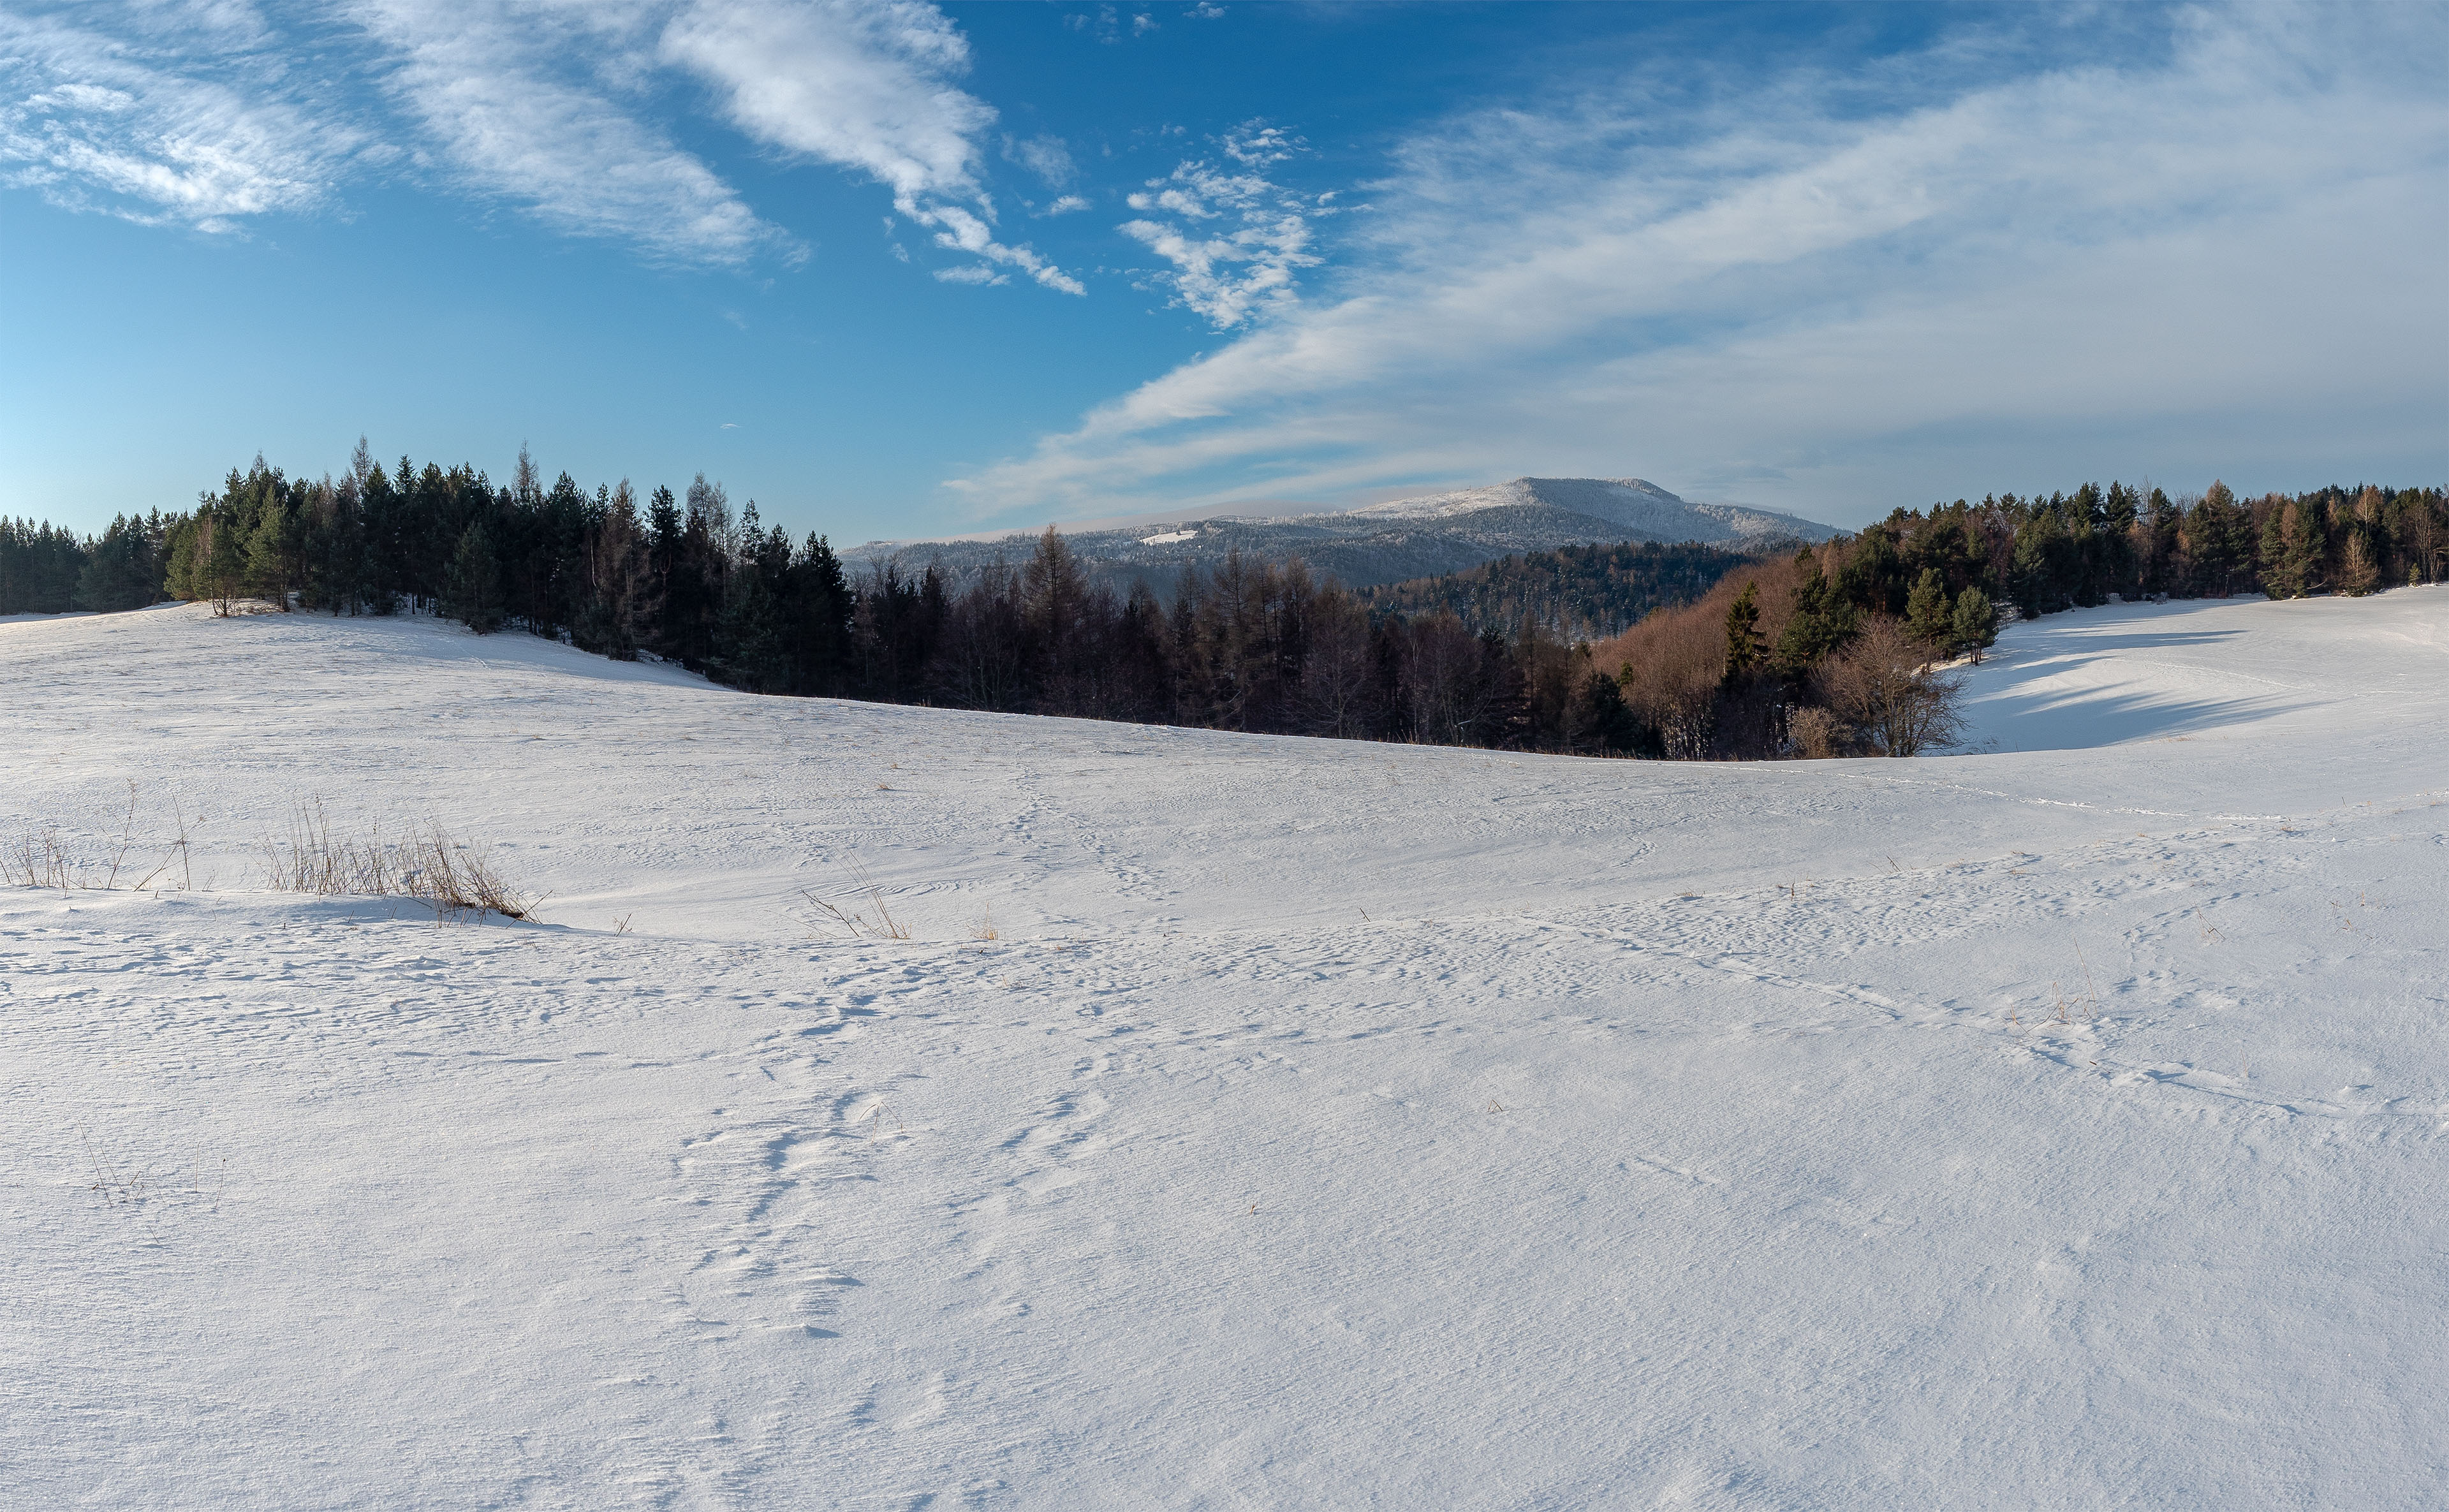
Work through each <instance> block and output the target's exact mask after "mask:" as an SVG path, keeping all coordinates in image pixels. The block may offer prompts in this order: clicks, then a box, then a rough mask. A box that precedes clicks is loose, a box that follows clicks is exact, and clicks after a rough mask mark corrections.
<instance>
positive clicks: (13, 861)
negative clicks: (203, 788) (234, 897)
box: [0, 778, 195, 892]
mask: <svg viewBox="0 0 2449 1512" xmlns="http://www.w3.org/2000/svg"><path fill="white" fill-rule="evenodd" d="M136 809H137V792H136V783H135V781H134V779H132V778H131V779H130V780H129V781H128V784H127V812H126V813H124V814H122V815H121V816H120V823H119V833H118V835H117V836H116V837H114V838H108V839H106V841H105V846H106V851H105V852H104V855H103V856H102V858H100V859H96V860H91V861H87V860H85V859H83V858H81V857H80V856H79V855H78V853H77V849H76V847H75V845H74V843H73V842H72V841H70V840H69V838H68V836H67V832H65V831H63V830H62V829H61V828H60V827H59V825H58V824H57V823H55V822H54V823H46V824H44V825H43V826H41V827H40V828H39V829H37V828H31V827H29V828H28V829H26V830H25V831H23V832H21V833H19V835H18V837H17V838H16V839H15V840H13V841H11V842H10V843H9V844H7V845H5V846H0V886H7V887H12V888H56V889H59V890H62V891H83V892H117V891H121V890H126V891H130V892H142V891H144V890H145V889H146V888H149V887H151V886H152V885H153V884H154V883H155V882H156V881H158V880H160V879H161V877H162V876H163V875H164V873H166V872H167V871H169V870H170V869H171V868H172V867H173V866H175V867H178V868H179V869H180V873H181V876H182V878H183V882H184V885H185V886H187V887H190V888H192V887H194V886H195V871H194V867H193V865H192V863H191V862H190V861H189V859H188V855H187V814H186V810H185V809H184V807H183V806H182V805H181V804H180V802H179V800H178V798H177V797H176V795H173V796H172V798H171V799H170V814H171V820H172V825H173V829H174V832H175V833H176V835H177V838H176V839H174V840H172V841H170V842H169V843H168V846H167V848H166V849H165V850H164V852H163V853H162V857H161V859H160V860H158V861H157V862H155V863H154V865H153V866H152V867H151V868H150V869H149V870H147V871H145V873H144V874H143V875H142V876H138V875H136V873H135V872H134V871H132V870H131V869H130V868H129V866H128V864H127V858H128V852H131V851H132V850H134V849H135V846H136ZM123 877H125V878H127V879H128V880H127V881H125V883H124V884H123V882H122V881H121V879H122V878H123Z"/></svg>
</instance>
